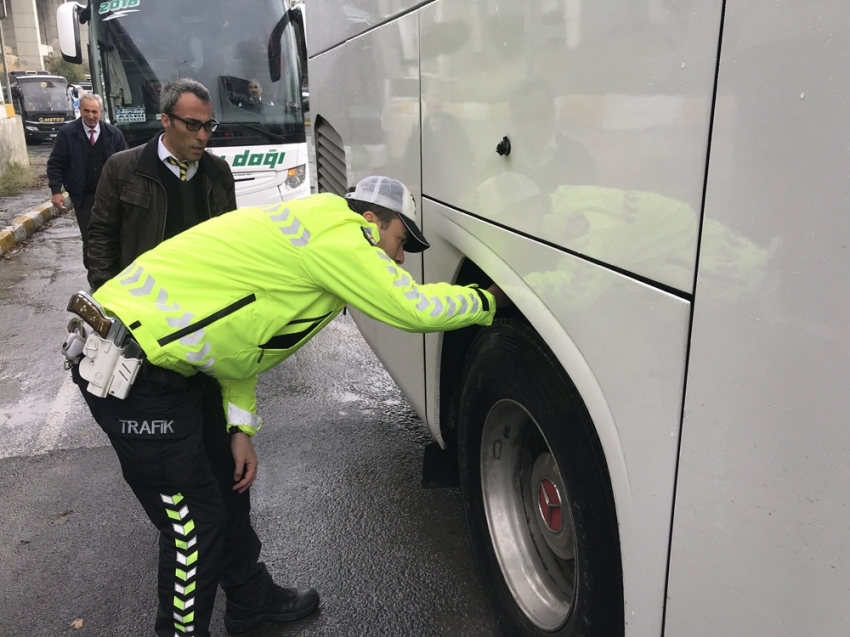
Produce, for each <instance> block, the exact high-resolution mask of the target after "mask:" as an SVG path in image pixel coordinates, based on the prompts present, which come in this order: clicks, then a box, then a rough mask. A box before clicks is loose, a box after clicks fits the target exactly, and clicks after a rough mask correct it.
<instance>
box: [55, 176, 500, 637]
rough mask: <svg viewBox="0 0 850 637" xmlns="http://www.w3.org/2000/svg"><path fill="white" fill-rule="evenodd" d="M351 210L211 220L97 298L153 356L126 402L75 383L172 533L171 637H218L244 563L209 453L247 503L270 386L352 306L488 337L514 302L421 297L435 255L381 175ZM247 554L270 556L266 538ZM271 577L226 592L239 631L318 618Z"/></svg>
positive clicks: (428, 293) (324, 204) (410, 325)
mask: <svg viewBox="0 0 850 637" xmlns="http://www.w3.org/2000/svg"><path fill="white" fill-rule="evenodd" d="M346 198H347V201H346V199H343V198H341V197H338V196H336V195H332V194H319V195H313V196H311V197H308V198H305V199H301V200H296V201H290V202H286V203H281V204H276V205H272V206H267V207H264V208H244V209H240V210H236V211H234V212H231V213H228V214H225V215H222V216H220V217H216V218H213V219H210V220H209V221H205V222H203V223H201V224H199V225H197V226H195V227H193V228H191V229H189V230H186V231H185V232H183V233H181V234H179V235H177V236H176V237H174V238H172V239H169V240H168V241H165V242H164V243H161V244H160V245H158V246H157V247H155V248H154V249H152V250H150V251H148V252H147V253H145V254H143V255H141V256H140V257H138V258H137V259H136V260H135V261H134V262H133V263H131V264H130V265H129V266H128V267H127V268H126V269H125V270H124V271H123V272H121V273H119V274H118V275H117V276H115V277H114V278H113V279H111V280H109V281H108V282H107V283H105V284H104V285H103V286H102V287H101V288H100V289H99V290H98V291H97V292H96V293H95V294H94V299H95V300H96V301H97V302H98V303H99V304H100V305H101V306H102V308H103V310H104V311H105V313H106V314H108V315H109V316H113V317H116V318H117V319H118V320H120V321H121V323H123V325H124V326H125V327H126V328H127V329H128V330H129V333H130V336H131V337H132V339H134V341H135V343H137V344H138V345H139V346H140V347H141V349H142V350H143V352H144V354H145V356H146V362H145V364H144V365H142V367H141V371H140V372H139V375H138V377H137V378H136V380H135V383H134V385H133V386H132V388H131V389H130V391H129V394H128V395H127V396H126V398H125V399H123V400H119V399H117V398H115V397H112V396H107V397H105V398H99V397H96V396H94V395H92V394H91V393H89V392H88V391H86V387H87V384H86V381H85V380H83V379H82V378H81V377H80V374H79V371H78V369H77V368H76V367H72V369H74V378H75V381H76V382H77V383H78V385H79V386H80V388H81V389H82V390H83V395H84V396H85V398H86V401H87V403H88V405H89V407H90V409H91V411H92V414H93V415H94V417H95V419H96V420H97V422H98V423H99V424H100V426H101V427H102V428H103V429H104V430H105V431H106V433H107V434H108V435H109V438H110V441H111V442H112V445H113V447H114V448H115V450H116V452H117V455H118V458H119V460H120V462H121V467H122V470H123V473H124V477H125V479H126V480H127V482H128V483H129V484H130V486H131V487H132V489H133V491H134V492H135V494H136V496H137V497H138V499H139V501H140V502H141V503H142V506H143V507H144V509H145V511H146V513H147V514H148V516H149V517H150V519H151V521H152V522H153V523H154V524H155V525H156V526H157V528H158V529H159V531H160V534H161V535H160V558H159V560H160V561H159V611H158V616H157V622H156V632H157V635H160V637H166V636H167V637H173V636H174V634H175V630H176V631H177V634H178V635H180V634H185V635H189V634H192V635H194V634H198V635H202V636H203V635H206V634H207V626H208V625H209V621H210V616H211V613H212V607H213V602H214V599H215V588H216V584H217V582H218V578H219V573H220V572H221V566H222V563H223V561H224V560H228V559H229V557H230V556H229V553H228V550H226V549H225V546H224V530H223V528H222V527H223V526H224V525H225V524H226V519H225V515H224V508H223V505H222V502H221V495H220V493H219V491H218V489H217V487H216V484H215V478H214V477H213V476H212V474H211V472H210V468H209V462H208V459H207V457H206V455H205V451H204V446H203V439H204V437H205V436H211V435H228V434H229V435H230V437H231V451H232V454H233V458H234V461H235V464H236V474H235V475H234V485H233V489H234V490H236V491H240V490H244V489H247V488H248V487H249V486H250V485H251V483H252V482H253V481H254V478H255V476H256V467H257V459H256V455H255V454H254V451H253V446H252V444H251V436H253V435H254V434H255V433H256V432H257V430H258V429H259V428H260V426H261V424H262V419H261V418H260V416H259V415H258V414H257V400H256V393H255V389H256V385H257V375H258V374H259V373H260V372H262V371H264V370H267V369H269V368H271V367H274V366H275V365H277V364H279V363H281V362H283V361H284V360H285V359H286V358H288V357H289V356H291V355H292V354H293V353H294V352H296V351H297V350H298V349H299V348H300V347H301V346H302V345H304V344H305V343H306V342H307V341H308V340H309V339H310V338H312V337H313V336H314V335H315V334H316V333H318V332H319V330H321V329H322V328H323V327H324V326H325V325H327V324H328V323H329V322H330V321H332V320H333V318H334V317H335V316H336V315H337V314H339V313H340V312H341V311H342V309H343V308H344V307H345V306H346V304H350V305H352V306H353V307H355V308H357V309H358V310H360V311H362V312H364V313H365V314H367V315H369V316H371V317H373V318H375V319H377V320H379V321H382V322H384V323H387V324H389V325H393V326H395V327H398V328H400V329H403V330H406V331H410V332H431V331H443V330H451V329H456V328H461V327H465V326H468V325H473V324H479V325H489V324H490V323H491V322H492V320H493V316H494V314H495V311H496V305H497V299H498V304H499V305H503V304H506V303H507V299H506V297H505V296H504V293H503V292H502V291H501V290H500V289H499V288H498V287H496V286H495V285H494V286H491V287H490V288H489V289H488V290H481V289H479V288H477V287H474V286H473V287H464V286H456V285H450V284H448V283H433V284H426V285H419V284H417V283H416V282H415V281H414V280H413V277H411V276H410V275H409V274H408V273H407V272H405V271H404V270H403V269H402V268H401V267H400V266H401V264H402V263H403V262H404V252H405V251H408V252H421V251H422V250H424V249H426V248H428V247H429V245H428V242H427V241H426V239H425V237H424V236H423V235H422V232H421V231H420V230H419V228H418V227H417V225H416V223H415V221H414V215H415V204H414V201H413V197H412V196H411V194H410V192H409V191H408V189H407V188H406V187H405V186H404V184H402V183H401V182H399V181H396V180H394V179H390V178H388V177H376V176H373V177H367V178H365V179H363V180H362V181H361V182H360V183H359V184H358V185H357V187H356V188H355V189H354V191H353V192H351V193H349V194H348V195H346ZM494 295H495V296H494ZM135 343H134V346H135ZM198 372H201V374H198ZM204 375H206V376H212V377H213V378H215V379H216V380H217V381H218V383H219V384H220V386H221V390H222V392H221V393H222V398H223V403H224V405H223V406H224V409H223V410H222V409H221V407H220V406H217V405H206V404H204V401H203V400H202V396H203V388H202V386H201V384H200V383H199V382H198V380H197V379H198V378H199V377H203V376H204ZM220 414H221V415H223V417H224V419H225V420H226V422H225V420H223V419H222V417H221V416H219V415H220ZM154 421H157V422H158V426H157V427H154V426H153V424H151V423H153V422H154ZM144 423H147V426H145V424H144ZM225 432H227V433H225ZM237 535H238V534H237ZM244 541H245V544H246V546H247V547H248V548H249V549H250V550H252V551H256V552H257V554H258V553H259V548H260V547H259V540H258V539H257V537H256V535H255V534H253V532H251V533H246V537H245V540H244ZM264 572H265V571H264ZM265 575H266V577H267V579H266V580H265V587H264V588H263V587H260V588H257V586H256V583H255V585H254V587H253V589H252V593H251V597H250V598H249V599H246V596H245V595H239V591H234V590H232V589H229V588H227V587H226V585H225V583H224V582H222V587H223V588H224V590H225V593H226V598H227V606H226V610H225V625H226V626H227V628H228V629H229V630H231V632H244V631H246V630H249V629H250V628H252V627H254V626H255V625H257V624H259V623H260V622H262V621H266V620H269V621H286V620H290V619H296V618H298V617H303V616H305V615H307V614H309V613H311V612H313V611H314V610H315V609H316V608H317V607H318V603H319V597H318V594H317V593H316V591H314V590H313V589H312V588H309V589H284V588H281V587H279V586H277V585H275V584H274V583H273V582H272V581H271V577H270V576H268V574H267V573H266V574H265ZM257 591H259V592H257Z"/></svg>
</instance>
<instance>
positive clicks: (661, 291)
mask: <svg viewBox="0 0 850 637" xmlns="http://www.w3.org/2000/svg"><path fill="white" fill-rule="evenodd" d="M310 12H311V15H310V25H309V29H308V38H307V41H308V47H309V51H308V52H309V63H310V76H311V87H310V90H311V102H312V103H311V113H312V117H313V123H314V126H315V132H316V139H317V164H318V168H317V171H318V183H319V188H320V190H324V191H332V192H337V193H341V192H342V191H343V190H344V189H345V188H346V187H347V186H351V185H353V184H354V183H356V181H357V180H358V179H360V178H361V177H363V176H365V175H368V174H374V173H378V174H388V175H391V176H393V177H396V178H398V179H401V180H403V181H404V182H405V183H406V184H407V185H408V186H409V187H410V188H411V190H412V191H413V193H414V196H415V198H416V202H417V210H418V215H419V219H418V220H419V222H420V223H421V224H422V227H423V229H424V231H425V233H426V235H427V236H428V238H429V240H430V241H431V244H432V248H431V249H430V250H428V251H426V252H425V253H423V254H422V255H421V256H420V255H408V257H407V261H406V262H405V267H406V268H408V269H409V270H410V271H411V272H412V273H413V274H414V275H415V277H416V278H417V279H419V280H420V281H435V280H454V281H457V282H459V283H464V284H466V283H478V284H480V285H487V284H488V283H489V282H490V281H491V280H492V281H495V282H496V283H498V284H499V285H500V286H502V287H503V288H504V289H505V290H506V291H507V292H508V293H509V295H510V296H511V298H512V300H513V301H514V303H515V307H513V308H510V309H509V310H508V311H504V312H500V314H499V317H498V320H497V322H496V323H495V324H494V325H493V326H492V327H489V328H486V329H468V330H462V331H458V332H453V333H448V334H445V335H439V334H435V335H428V336H424V337H423V336H420V335H408V334H403V333H400V332H395V331H393V330H392V329H391V328H387V327H383V326H380V325H378V324H376V323H374V322H372V321H370V320H366V319H365V318H363V317H362V316H358V317H356V320H357V322H358V325H359V326H360V329H361V331H362V332H363V334H364V335H365V337H366V339H367V340H368V341H369V343H370V344H371V345H372V347H373V348H374V349H375V351H376V353H377V355H378V356H379V357H380V359H381V360H382V361H383V363H384V364H385V366H386V368H387V369H388V371H389V373H390V374H391V375H392V377H393V378H394V379H395V381H396V382H397V383H398V385H399V386H400V387H401V389H402V390H403V391H404V393H405V394H406V395H407V397H408V399H409V400H410V403H411V404H412V405H413V407H414V408H415V409H416V411H417V412H418V413H419V415H420V416H421V417H422V418H423V420H424V421H425V422H426V423H427V424H428V426H429V427H430V429H431V431H432V433H433V435H434V437H435V438H436V440H437V441H439V442H440V443H441V444H442V445H443V446H444V447H445V448H446V449H447V451H445V452H442V455H446V456H451V455H452V454H455V455H456V458H457V460H456V462H457V467H458V470H459V478H460V485H461V489H462V493H463V496H464V506H465V511H466V516H467V522H468V527H469V531H470V537H471V541H472V546H473V552H474V555H475V558H476V562H477V564H478V567H479V569H480V571H481V575H482V578H483V582H484V588H485V589H486V590H487V591H488V594H489V595H490V596H491V597H492V599H493V601H494V602H495V603H494V605H493V606H494V612H495V613H496V614H497V616H498V619H499V622H500V625H501V626H502V627H503V629H504V632H505V634H508V635H538V636H542V635H570V636H577V635H582V636H587V635H591V636H599V637H616V636H619V635H627V636H629V637H650V636H651V637H657V636H659V635H664V636H666V637H701V636H705V637H717V636H720V635H723V636H731V635H740V636H746V637H761V636H764V637H768V636H769V637H777V636H779V635H782V636H787V637H798V636H800V635H818V636H827V635H830V636H838V635H847V634H850V613H848V610H847V608H848V605H847V602H848V589H850V548H849V547H850V540H848V528H850V488H848V485H850V426H848V423H847V420H848V416H847V414H848V413H850V391H848V383H850V363H848V361H850V328H848V322H849V320H850V291H848V285H847V283H846V281H847V280H848V275H850V266H849V265H848V264H850V247H848V246H850V238H849V237H848V235H850V232H848V230H850V221H848V202H850V196H848V195H850V192H848V190H850V179H848V175H850V153H848V150H847V149H848V144H850V134H848V133H850V118H848V117H847V112H848V109H847V106H848V99H850V97H848V96H850V89H848V86H850V64H848V58H847V55H846V51H847V50H848V48H850V37H848V36H850V27H848V24H850V11H848V10H847V7H846V4H845V3H844V2H841V0H819V1H815V2H807V3H799V2H787V1H786V2H779V3H777V2H768V1H767V0H726V1H725V2H724V1H721V0H714V1H705V2H683V1H681V0H635V1H629V2H621V1H619V0H617V1H614V0H595V1H594V2H587V1H585V0H540V1H536V2H525V3H522V2H515V1H514V0H477V1H476V0H436V1H426V2H422V1H419V0H396V1H395V2H378V1H376V0H352V1H350V2H346V3H343V4H340V3H332V2H318V3H316V2H314V3H311V5H310ZM845 93H846V94H847V95H845ZM439 455H441V454H431V453H430V450H429V451H427V452H426V463H427V462H429V461H435V462H436V461H439V458H437V460H433V457H437V456H439ZM432 456H433V457H432ZM426 468H428V467H426Z"/></svg>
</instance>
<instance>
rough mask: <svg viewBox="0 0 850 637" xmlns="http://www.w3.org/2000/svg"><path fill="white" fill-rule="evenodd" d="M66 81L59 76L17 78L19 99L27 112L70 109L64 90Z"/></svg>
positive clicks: (65, 110)
mask: <svg viewBox="0 0 850 637" xmlns="http://www.w3.org/2000/svg"><path fill="white" fill-rule="evenodd" d="M66 84H67V83H66V82H64V81H60V80H59V78H50V79H47V78H43V77H42V78H33V79H25V78H18V87H19V88H20V91H21V101H22V103H23V107H24V109H25V110H26V112H27V113H43V112H50V111H59V112H61V113H67V112H68V111H69V110H71V106H70V103H69V102H68V94H67V93H66V92H65V91H66Z"/></svg>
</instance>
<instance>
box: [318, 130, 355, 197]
mask: <svg viewBox="0 0 850 637" xmlns="http://www.w3.org/2000/svg"><path fill="white" fill-rule="evenodd" d="M316 167H317V173H318V182H319V192H332V193H334V194H336V195H340V196H342V195H344V194H345V191H346V190H347V189H348V186H347V183H348V180H347V179H346V176H345V175H346V171H345V148H344V146H343V143H342V137H340V135H339V133H337V132H336V131H335V130H334V128H333V126H331V125H330V124H328V123H327V122H326V121H325V120H324V119H321V120H319V121H318V122H317V123H316Z"/></svg>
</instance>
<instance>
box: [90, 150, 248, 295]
mask: <svg viewBox="0 0 850 637" xmlns="http://www.w3.org/2000/svg"><path fill="white" fill-rule="evenodd" d="M158 145H159V135H157V136H156V137H154V138H153V139H152V140H150V141H149V142H148V143H147V144H145V145H144V146H137V147H136V148H133V149H131V150H126V151H124V152H121V153H118V154H116V155H114V156H112V157H111V158H110V159H109V161H108V162H106V165H105V166H104V167H103V173H101V176H100V182H99V183H98V185H97V194H96V195H95V200H94V207H93V208H92V212H91V219H90V220H89V284H90V285H91V286H92V287H93V288H94V289H97V288H99V287H100V286H101V285H103V284H104V283H106V282H107V281H108V280H109V279H111V278H112V277H114V276H115V275H116V274H118V273H119V272H121V270H123V269H124V268H126V267H127V266H128V265H130V263H132V262H133V260H134V259H135V258H136V257H138V256H139V255H140V254H142V253H143V252H146V251H148V250H150V249H151V248H153V247H154V246H156V245H158V244H159V243H161V242H162V239H163V236H164V235H165V217H166V214H167V212H168V196H167V194H166V191H165V186H163V185H162V183H161V182H160V181H159V165H160V164H161V163H162V160H160V158H159V153H158ZM200 164H201V168H202V169H203V180H204V182H203V187H204V202H205V203H206V213H207V216H208V217H215V216H218V215H220V214H223V213H225V212H230V211H231V210H234V209H235V208H236V184H235V182H234V181H233V173H232V172H230V166H228V165H227V162H226V161H224V160H223V159H221V158H220V157H216V156H215V155H213V154H211V153H204V154H203V155H201V159H200ZM193 179H194V177H193Z"/></svg>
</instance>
